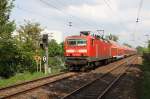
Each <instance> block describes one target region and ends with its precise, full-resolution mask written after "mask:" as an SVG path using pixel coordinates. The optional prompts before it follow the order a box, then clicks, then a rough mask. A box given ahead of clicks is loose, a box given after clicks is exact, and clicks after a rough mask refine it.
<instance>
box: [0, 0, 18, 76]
mask: <svg viewBox="0 0 150 99" xmlns="http://www.w3.org/2000/svg"><path fill="white" fill-rule="evenodd" d="M12 8H13V0H0V76H3V77H9V76H10V75H13V74H14V69H15V68H14V67H15V65H16V64H17V60H18V55H19V52H18V49H17V47H16V44H15V42H14V40H13V38H12V32H13V31H14V29H15V24H14V21H10V20H9V16H10V13H11V9H12Z"/></svg>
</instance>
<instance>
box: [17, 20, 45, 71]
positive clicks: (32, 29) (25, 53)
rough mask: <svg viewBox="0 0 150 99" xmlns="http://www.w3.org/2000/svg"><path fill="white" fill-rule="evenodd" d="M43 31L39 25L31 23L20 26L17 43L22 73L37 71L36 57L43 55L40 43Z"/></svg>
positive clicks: (26, 22) (27, 22)
mask: <svg viewBox="0 0 150 99" xmlns="http://www.w3.org/2000/svg"><path fill="white" fill-rule="evenodd" d="M42 30H43V29H42V28H41V26H40V24H39V23H33V22H30V21H25V24H23V25H20V27H19V28H18V29H17V32H18V35H17V36H16V42H17V45H18V47H19V49H20V52H21V58H20V59H21V66H20V70H21V72H23V71H32V72H33V71H34V70H35V69H36V68H35V61H34V56H35V55H39V56H40V54H41V50H40V46H39V45H40V44H39V43H40V38H41V36H40V34H41V31H42Z"/></svg>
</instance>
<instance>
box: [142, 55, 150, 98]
mask: <svg viewBox="0 0 150 99" xmlns="http://www.w3.org/2000/svg"><path fill="white" fill-rule="evenodd" d="M140 68H141V70H142V76H141V79H140V82H139V99H150V53H145V54H144V55H143V62H142V65H141V67H140Z"/></svg>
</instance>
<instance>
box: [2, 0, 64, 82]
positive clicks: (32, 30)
mask: <svg viewBox="0 0 150 99" xmlns="http://www.w3.org/2000/svg"><path fill="white" fill-rule="evenodd" d="M13 1H14V0H0V79H3V78H10V79H11V78H12V76H14V75H15V76H14V77H16V81H17V78H18V80H19V77H20V76H19V77H18V75H21V76H22V77H24V76H26V72H28V73H29V74H30V75H28V74H27V75H28V76H31V75H32V74H33V76H34V73H35V72H36V63H35V60H34V56H35V55H38V56H40V57H42V56H43V53H44V51H43V50H42V49H41V48H40V46H39V45H40V40H41V32H42V31H43V28H42V27H41V25H40V24H39V23H36V22H30V21H24V24H22V25H20V26H19V27H17V28H16V25H15V22H14V21H10V19H9V16H10V14H11V10H12V8H13V7H14V5H13ZM14 31H15V35H14V34H13V33H14ZM48 46H49V56H50V58H49V65H50V66H51V67H52V72H53V73H54V72H59V71H60V70H62V69H63V68H65V67H64V65H63V43H61V44H58V43H57V42H56V41H55V40H51V41H49V44H48ZM42 65H43V64H42ZM23 74H24V75H23ZM41 74H42V73H41ZM37 75H38V74H37ZM39 76H41V75H39ZM27 78H29V79H30V77H27ZM31 78H32V76H31ZM33 78H34V77H33ZM22 79H23V78H22ZM3 80H4V79H3ZM4 81H5V80H4ZM10 81H11V80H10ZM14 81H15V80H14ZM8 82H9V79H8ZM12 82H13V81H12ZM1 83H2V80H1V82H0V84H1ZM6 83H7V81H6Z"/></svg>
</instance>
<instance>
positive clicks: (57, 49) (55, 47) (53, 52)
mask: <svg viewBox="0 0 150 99" xmlns="http://www.w3.org/2000/svg"><path fill="white" fill-rule="evenodd" d="M48 50H49V56H50V57H54V56H63V45H62V43H61V44H58V43H57V42H56V41H55V40H54V39H52V40H51V41H50V42H49V44H48Z"/></svg>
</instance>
